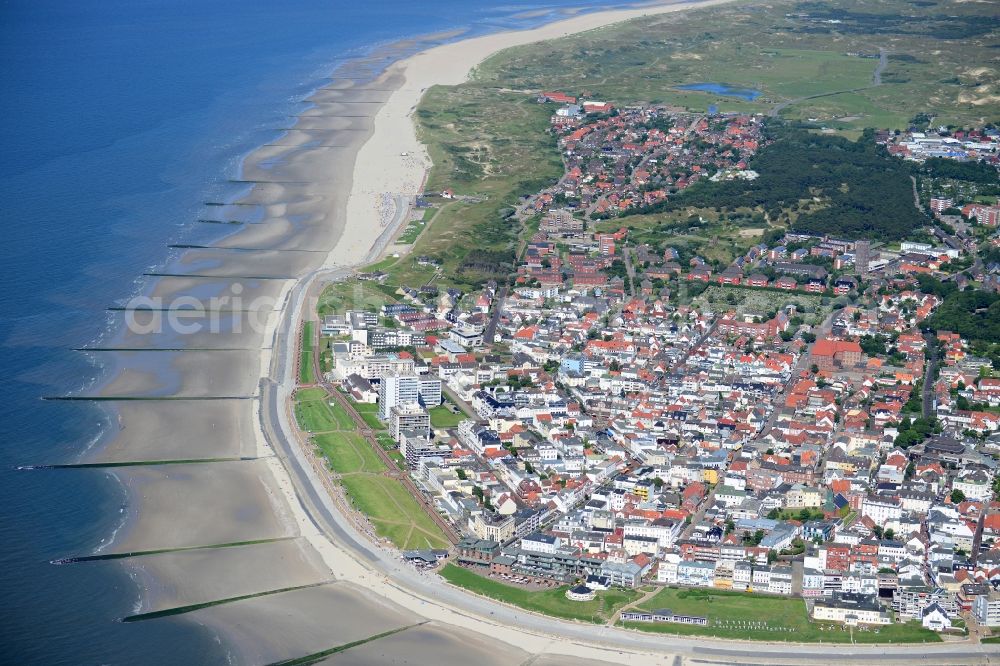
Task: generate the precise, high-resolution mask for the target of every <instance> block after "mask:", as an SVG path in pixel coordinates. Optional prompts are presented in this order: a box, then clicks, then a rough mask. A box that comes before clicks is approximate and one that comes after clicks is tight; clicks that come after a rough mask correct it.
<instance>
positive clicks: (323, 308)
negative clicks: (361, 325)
mask: <svg viewBox="0 0 1000 666" xmlns="http://www.w3.org/2000/svg"><path fill="white" fill-rule="evenodd" d="M394 261H395V259H392V258H389V259H387V260H384V261H383V262H380V264H382V263H384V264H386V265H388V264H391V263H393V262H394ZM369 269H370V270H376V268H374V267H369ZM395 291H396V289H395V287H389V286H386V285H382V284H378V283H376V282H371V281H364V280H346V281H344V282H334V283H333V284H330V285H327V287H326V288H325V289H324V290H323V293H322V294H320V297H319V302H318V303H317V305H316V310H317V312H318V313H319V315H320V316H321V317H322V316H323V315H328V314H334V313H340V314H343V313H344V312H345V311H347V310H368V311H378V310H381V308H382V306H383V305H385V304H387V303H395V302H396V297H395V296H394V295H393V294H394V293H395Z"/></svg>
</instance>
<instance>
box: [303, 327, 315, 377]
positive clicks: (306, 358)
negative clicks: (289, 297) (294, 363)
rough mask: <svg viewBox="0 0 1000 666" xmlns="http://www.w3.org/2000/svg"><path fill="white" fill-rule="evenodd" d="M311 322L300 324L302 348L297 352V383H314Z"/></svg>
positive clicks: (313, 347) (313, 349)
mask: <svg viewBox="0 0 1000 666" xmlns="http://www.w3.org/2000/svg"><path fill="white" fill-rule="evenodd" d="M314 351H315V345H314V344H313V323H312V322H311V321H307V322H303V324H302V349H301V351H300V353H299V358H300V360H299V383H300V384H314V383H316V373H315V372H314V371H313V353H314Z"/></svg>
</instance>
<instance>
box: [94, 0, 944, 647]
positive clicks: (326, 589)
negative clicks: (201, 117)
mask: <svg viewBox="0 0 1000 666" xmlns="http://www.w3.org/2000/svg"><path fill="white" fill-rule="evenodd" d="M724 1H725V0H706V1H704V2H692V3H684V4H666V5H655V6H646V7H643V8H637V9H627V10H616V11H607V12H599V13H592V14H584V15H575V16H572V17H571V18H567V19H565V20H562V21H558V22H556V23H551V24H548V25H545V26H542V27H539V28H536V29H532V30H525V31H517V32H505V33H498V34H492V35H486V36H482V37H476V38H472V39H467V40H463V41H459V42H454V43H447V44H443V45H440V46H434V47H433V48H426V49H424V50H419V49H422V48H424V47H425V46H427V43H426V42H421V41H419V40H414V41H411V42H406V43H403V44H400V45H396V47H394V48H395V49H396V50H393V48H390V49H388V50H385V51H384V52H379V53H376V54H373V55H372V56H370V57H368V58H364V59H359V60H357V61H353V62H351V63H348V64H347V65H346V66H345V67H344V68H342V69H341V70H338V72H337V75H336V76H335V77H334V78H333V79H332V80H331V82H330V83H329V84H328V85H325V86H323V87H321V88H319V89H318V90H316V91H315V93H314V94H313V95H312V96H311V98H310V100H309V101H310V102H311V103H312V106H311V107H310V108H309V109H307V110H306V111H304V112H303V113H302V114H301V115H300V116H299V117H298V119H297V121H296V122H295V123H294V125H293V126H292V127H291V128H290V129H288V131H286V132H285V133H284V134H283V135H282V136H281V137H280V138H279V139H276V140H275V141H273V142H272V143H269V144H267V145H265V146H261V147H260V148H259V149H257V150H255V151H254V152H252V153H251V154H250V155H248V156H247V157H246V159H245V160H244V164H243V167H242V180H243V181H245V185H246V191H245V193H244V194H243V195H242V196H241V197H240V198H239V199H237V200H235V201H233V202H231V203H228V204H226V205H217V206H215V207H213V208H212V209H211V211H210V214H211V216H212V218H213V219H207V220H204V222H205V223H206V224H205V227H206V229H207V230H209V231H211V232H221V231H224V232H225V233H224V235H223V234H220V236H221V237H217V238H215V239H214V240H212V241H211V242H207V243H206V244H205V246H198V247H193V248H191V247H189V248H188V249H187V250H186V251H185V252H183V253H180V254H178V255H177V256H175V257H174V258H173V259H171V261H170V262H169V263H168V264H167V265H166V266H165V267H164V268H163V270H162V271H159V273H160V274H161V275H160V276H159V277H156V276H154V277H153V278H152V279H150V281H149V283H148V285H147V288H146V289H145V291H144V292H143V293H144V295H146V296H148V297H150V298H156V299H162V300H163V302H173V301H174V300H175V299H178V298H184V299H185V300H186V301H187V302H188V303H192V302H193V303H195V304H197V305H198V306H200V307H201V308H202V309H203V310H204V313H205V314H203V315H202V316H203V317H206V318H208V315H210V314H212V313H230V314H231V313H232V312H234V311H235V312H237V313H238V314H237V316H236V318H235V319H231V320H229V322H228V324H226V325H225V326H222V327H220V328H219V329H218V330H215V331H208V332H206V331H202V332H197V333H194V334H185V335H177V334H176V333H175V332H171V331H163V330H151V331H149V332H146V333H136V332H123V333H122V334H120V335H118V336H116V337H113V338H111V339H110V340H109V341H107V342H108V347H109V349H107V350H105V351H102V352H97V353H101V354H106V355H108V356H107V358H108V359H110V361H111V363H112V367H113V372H112V374H111V378H110V381H109V382H108V383H107V384H106V385H104V386H103V387H101V388H99V389H97V390H96V392H95V393H94V395H95V396H96V397H102V398H105V399H112V401H117V402H114V404H115V406H116V411H115V413H114V414H115V418H116V420H117V427H115V428H111V429H110V431H109V433H108V434H107V436H106V437H105V440H104V441H103V442H102V443H101V445H100V446H96V447H94V450H93V451H91V452H90V453H89V456H90V457H89V461H92V462H102V463H108V462H122V461H158V462H161V463H164V462H166V463H168V464H158V465H152V466H137V467H126V468H121V469H118V470H116V471H115V476H116V477H117V478H119V480H121V481H122V483H123V484H124V486H125V488H126V491H127V493H128V508H129V510H128V516H129V517H128V520H127V521H126V524H125V525H124V526H123V527H122V529H121V530H120V531H119V533H118V534H117V536H116V538H115V539H114V540H112V541H111V543H109V544H108V545H107V546H106V547H105V549H104V550H103V551H102V552H105V553H124V552H128V553H132V552H135V551H157V552H156V553H155V554H149V555H144V556H141V557H136V558H131V559H130V560H128V561H126V564H125V566H126V568H128V569H129V570H130V571H131V572H132V573H133V575H134V578H135V580H137V582H138V583H139V586H140V587H141V588H142V590H143V600H142V603H141V605H140V608H141V610H142V611H149V610H164V609H170V608H176V607H179V606H185V605H190V604H209V603H211V602H213V601H220V600H226V601H225V603H220V604H217V605H210V606H208V607H204V608H200V609H198V610H195V611H194V612H190V613H187V614H185V615H182V616H179V617H183V618H184V619H186V620H188V621H191V622H196V623H198V624H201V625H203V626H206V627H209V628H210V629H212V630H213V631H214V632H216V633H217V634H218V635H219V637H220V640H221V641H222V642H223V644H224V645H226V647H227V650H228V651H229V653H230V656H231V660H232V661H233V662H234V663H239V664H257V663H271V662H276V661H281V660H285V659H294V658H299V657H303V656H305V655H308V654H311V653H316V652H322V651H325V650H330V649H332V648H335V647H337V646H339V645H342V644H344V643H348V642H352V641H361V640H364V639H367V638H370V637H372V636H375V635H378V634H384V636H382V637H381V638H378V639H376V640H372V641H370V642H368V643H365V644H364V645H362V646H358V647H356V648H352V649H351V650H348V651H346V652H344V653H342V654H336V655H331V656H329V657H328V662H329V663H344V662H347V663H359V664H361V663H389V662H397V663H399V662H405V661H408V662H409V663H452V662H459V663H465V662H468V661H473V662H475V663H483V664H506V663H522V662H525V661H526V660H528V659H533V660H534V663H538V664H560V663H567V661H569V660H572V661H573V662H574V663H577V664H581V663H583V664H587V663H594V664H596V663H621V662H622V661H626V660H627V661H628V662H629V663H651V664H652V663H657V664H659V663H681V661H680V657H679V656H678V655H686V656H685V657H684V658H687V656H690V655H691V654H693V653H694V652H695V651H702V652H703V651H704V650H703V649H702V650H699V648H698V642H697V641H690V640H685V639H675V638H673V637H671V638H667V637H662V636H655V635H648V634H643V635H640V634H636V633H635V632H625V631H623V630H618V629H612V628H609V627H596V626H592V625H583V624H577V623H567V622H561V621H558V620H554V619H549V618H541V617H535V616H530V614H528V613H526V612H524V611H520V610H519V609H513V608H509V607H503V606H499V605H496V604H492V603H488V602H484V601H483V600H479V599H475V598H473V597H470V596H469V595H467V594H465V593H464V592H461V591H459V590H457V589H455V588H451V587H449V586H446V585H444V584H443V583H442V582H441V581H440V579H438V578H437V577H436V576H433V575H432V574H423V573H419V572H417V571H416V570H414V569H413V568H412V567H409V566H408V565H405V564H403V563H402V562H401V561H400V560H399V558H398V555H397V554H394V553H392V552H390V551H387V550H385V549H384V548H382V547H380V546H377V545H374V544H372V543H370V541H368V540H367V539H366V537H365V536H363V535H362V534H360V533H359V532H358V530H357V529H355V526H354V524H353V523H352V522H351V521H350V520H349V519H348V518H346V517H345V516H344V515H343V514H342V512H341V511H340V510H339V509H338V507H337V505H336V503H335V502H334V500H333V499H331V497H330V496H329V494H328V493H327V492H326V491H325V490H324V489H323V487H322V483H321V481H320V479H319V478H318V476H317V471H316V470H315V469H312V468H311V467H310V466H309V463H308V462H306V458H307V454H308V452H307V451H305V450H304V448H305V447H307V446H308V444H304V443H302V442H299V443H295V442H293V443H292V444H291V446H292V448H291V449H287V450H286V449H285V448H282V447H281V446H279V445H277V444H274V443H275V441H276V439H277V438H278V437H281V436H283V434H284V433H289V432H291V433H294V432H295V426H294V424H293V423H292V421H293V417H292V414H291V410H290V408H289V406H288V401H289V398H290V397H291V394H292V391H293V389H294V385H295V372H294V367H295V365H294V361H293V360H291V357H292V356H293V355H294V351H295V336H296V334H297V331H298V322H299V321H300V320H301V318H302V317H303V316H312V315H313V313H311V312H309V311H308V309H309V308H310V307H311V304H312V301H311V300H310V297H312V296H315V295H316V293H317V290H318V287H319V286H321V283H322V282H323V281H328V280H331V279H335V278H338V277H344V276H346V275H348V274H349V273H350V271H351V270H353V269H356V268H357V267H359V266H362V265H364V264H365V263H367V262H369V261H371V260H372V259H374V258H375V257H376V256H377V255H378V254H379V253H381V252H382V251H383V250H384V248H385V247H386V245H387V244H388V241H389V240H391V237H392V235H393V234H394V233H395V232H396V231H397V229H395V228H393V226H392V224H396V223H399V222H400V221H405V219H406V215H403V214H400V213H404V212H408V211H407V210H402V209H397V207H398V206H401V207H405V206H407V203H406V202H407V201H411V200H412V197H413V196H415V195H416V194H418V193H419V192H420V190H421V187H422V185H423V183H424V180H425V178H426V174H427V170H428V169H429V168H430V161H429V159H428V156H427V151H426V150H425V148H424V146H422V145H421V144H420V143H419V141H418V140H417V136H416V130H415V127H414V124H413V118H412V114H413V112H414V109H415V107H416V105H417V104H418V103H419V101H420V99H421V97H422V96H423V94H424V93H425V91H426V90H427V89H428V88H429V87H431V86H433V85H438V84H443V85H454V84H458V83H461V82H462V81H464V80H466V79H467V78H468V76H469V75H470V72H471V71H472V70H473V69H474V67H475V66H476V65H478V64H479V63H481V62H482V61H483V60H485V59H486V58H488V57H490V56H491V55H493V54H495V53H497V52H499V51H501V50H503V49H505V48H509V47H513V46H518V45H523V44H528V43H532V42H536V41H540V40H545V39H552V38H556V37H561V36H565V35H569V34H574V33H580V32H585V31H589V30H594V29H597V28H601V27H603V26H607V25H609V24H613V23H616V22H620V21H624V20H629V19H633V18H638V17H641V16H645V15H651V14H660V13H666V12H675V11H683V10H686V9H693V8H700V7H707V6H712V5H715V4H721V3H722V2H724ZM440 38H441V36H438V37H437V38H436V39H440ZM417 50H419V52H417V53H415V54H413V55H409V56H408V57H405V58H403V59H402V60H399V61H398V62H395V63H394V64H392V65H391V66H389V67H388V69H386V70H385V71H381V70H382V69H383V68H384V65H385V62H386V61H387V60H389V59H392V58H394V57H395V54H398V53H411V54H412V53H413V52H414V51H417ZM206 215H208V214H206ZM237 297H238V298H237ZM247 310H252V311H253V313H254V315H255V317H256V318H257V322H255V323H258V322H262V323H263V324H264V325H263V326H251V324H250V322H249V321H248V320H249V314H246V311H247ZM127 315H128V312H126V313H125V314H123V315H122V316H123V317H124V316H127ZM110 347H113V348H110ZM136 398H144V399H142V400H136ZM178 398H183V399H180V400H179V399H178ZM272 412H273V413H272ZM272 444H274V445H273V446H272ZM182 460H183V461H190V460H203V462H195V463H191V462H187V463H183V464H180V463H178V462H174V463H169V461H182ZM303 469H304V471H302V470H303ZM318 473H319V474H322V473H324V472H322V471H320V472H318ZM303 480H305V481H306V482H303ZM331 534H333V536H331ZM236 542H238V543H239V544H240V545H236V546H234V545H232V544H234V543H236ZM357 544H363V546H362V547H361V548H359V547H358V546H357ZM177 549H185V550H177ZM159 551H173V552H159ZM290 588H294V589H290ZM234 599H235V600H234ZM151 621H156V620H151ZM705 643H707V642H706V641H702V642H701V645H702V646H704V644H705ZM734 649H735V648H734ZM779 650H780V649H779V648H775V647H773V646H772V647H771V651H770V652H768V651H766V650H764V649H762V650H761V651H749V652H739V655H740V658H739V660H740V661H744V662H746V663H778V662H779V661H782V660H783V657H782V654H781V652H780V651H779ZM675 657H677V658H678V660H677V661H674V658H675ZM869 659H870V658H869V657H867V656H865V657H863V658H859V660H858V661H859V662H860V663H865V661H866V660H869ZM699 660H700V661H702V662H712V661H715V660H718V661H722V662H731V661H733V658H732V656H731V655H730V656H725V657H718V656H715V657H713V656H712V655H711V654H708V653H705V654H701V655H700V656H699ZM946 661H947V660H946V659H944V658H942V659H941V663H946ZM322 663H327V662H322Z"/></svg>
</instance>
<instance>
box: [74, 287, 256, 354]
mask: <svg viewBox="0 0 1000 666" xmlns="http://www.w3.org/2000/svg"><path fill="white" fill-rule="evenodd" d="M209 307H210V306H209V305H207V304H205V303H203V302H202V301H199V300H194V299H192V300H190V301H184V302H178V303H177V304H176V306H175V308H174V309H173V310H172V311H163V310H132V311H129V312H113V313H111V316H110V320H111V325H112V327H113V328H114V330H115V331H116V332H115V333H114V334H113V335H109V336H108V337H106V338H105V339H103V340H101V341H100V342H98V343H96V344H94V345H92V346H91V347H88V349H104V350H134V351H143V350H156V349H161V350H170V349H175V350H181V349H192V350H193V349H205V350H211V349H259V348H260V347H261V346H262V344H263V343H264V331H263V326H261V325H260V324H261V322H264V321H266V317H267V314H268V312H269V311H270V308H269V307H262V308H260V309H255V310H254V311H253V312H249V311H246V310H229V309H228V308H227V309H216V310H210V309H209Z"/></svg>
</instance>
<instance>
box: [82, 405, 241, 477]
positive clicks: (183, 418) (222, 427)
mask: <svg viewBox="0 0 1000 666" xmlns="http://www.w3.org/2000/svg"><path fill="white" fill-rule="evenodd" d="M107 406H108V407H109V408H110V409H111V411H112V414H111V415H112V418H111V419H110V426H109V428H108V431H107V432H106V433H105V434H104V436H103V437H102V439H101V441H100V442H98V445H97V446H94V447H93V448H92V449H91V451H90V452H89V453H88V455H87V456H86V457H85V458H84V460H83V462H88V463H107V462H136V461H158V460H198V459H215V458H239V457H246V456H253V455H255V453H256V446H255V444H254V431H255V429H256V428H257V424H256V422H255V420H254V415H253V404H252V403H251V402H250V401H249V400H212V401H211V402H206V401H204V400H143V401H131V400H130V401H123V402H113V403H108V404H107ZM125 424H128V425H127V427H126V426H125ZM166 440H172V441H173V442H174V444H173V446H170V447H164V446H163V442H164V441H166ZM165 456H166V457H165Z"/></svg>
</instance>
